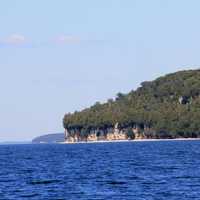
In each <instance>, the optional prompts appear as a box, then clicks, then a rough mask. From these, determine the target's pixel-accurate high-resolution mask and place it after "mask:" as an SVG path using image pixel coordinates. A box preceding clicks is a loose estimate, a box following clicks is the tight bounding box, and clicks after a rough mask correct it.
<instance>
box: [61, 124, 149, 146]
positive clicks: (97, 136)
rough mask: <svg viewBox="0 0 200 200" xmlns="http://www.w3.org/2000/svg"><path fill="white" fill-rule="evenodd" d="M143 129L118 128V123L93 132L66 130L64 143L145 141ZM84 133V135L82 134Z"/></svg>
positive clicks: (136, 127)
mask: <svg viewBox="0 0 200 200" xmlns="http://www.w3.org/2000/svg"><path fill="white" fill-rule="evenodd" d="M145 130H147V128H144V129H143V131H141V128H140V127H139V126H134V127H123V128H122V127H120V126H119V124H118V123H116V124H115V126H114V127H109V128H108V127H107V128H104V129H103V128H97V129H93V130H87V131H83V129H78V128H77V129H68V130H67V129H66V130H65V141H66V142H68V143H75V142H84V141H85V142H94V141H104V140H105V141H116V140H132V139H145V138H147V136H146V135H145ZM83 132H84V134H83Z"/></svg>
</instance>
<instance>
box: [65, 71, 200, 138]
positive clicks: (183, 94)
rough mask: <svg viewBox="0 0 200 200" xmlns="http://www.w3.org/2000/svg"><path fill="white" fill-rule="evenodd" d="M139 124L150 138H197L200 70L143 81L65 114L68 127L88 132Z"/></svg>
mask: <svg viewBox="0 0 200 200" xmlns="http://www.w3.org/2000/svg"><path fill="white" fill-rule="evenodd" d="M116 123H119V127H120V128H128V127H134V126H136V125H137V126H138V127H139V128H140V129H141V132H144V131H145V127H148V132H147V131H146V133H145V134H146V135H148V137H152V138H176V137H200V70H188V71H180V72H177V73H173V74H169V75H166V76H164V77H160V78H158V79H156V80H155V81H151V82H143V83H141V87H139V88H138V89H137V90H136V91H131V92H130V93H128V94H122V93H118V94H117V97H116V99H115V100H113V99H109V100H108V101H107V103H104V104H101V103H99V102H97V103H96V104H95V105H93V106H92V107H90V108H87V109H84V110H83V111H81V112H75V113H73V114H71V113H69V114H66V115H65V116H64V119H63V125H64V128H66V129H68V130H81V131H82V132H83V134H85V135H86V134H88V133H89V132H90V130H93V129H107V128H111V127H114V125H115V124H116Z"/></svg>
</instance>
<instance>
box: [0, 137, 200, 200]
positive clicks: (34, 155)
mask: <svg viewBox="0 0 200 200" xmlns="http://www.w3.org/2000/svg"><path fill="white" fill-rule="evenodd" d="M0 199H2V200H6V199H11V200H13V199H20V200H23V199H37V200H38V199H50V200H53V199H55V200H58V199H67V200H74V199H84V200H86V199H87V200H92V199H98V200H100V199H106V200H107V199H109V200H111V199H115V200H118V199H120V200H126V199H130V200H162V199H167V200H168V199H170V200H175V199H177V200H180V199H181V200H190V199H193V200H194V199H198V200H199V199H200V141H164V142H163V141H162V142H124V143H98V144H74V145H46V144H41V145H32V144H29V145H28V144H27V145H1V146H0Z"/></svg>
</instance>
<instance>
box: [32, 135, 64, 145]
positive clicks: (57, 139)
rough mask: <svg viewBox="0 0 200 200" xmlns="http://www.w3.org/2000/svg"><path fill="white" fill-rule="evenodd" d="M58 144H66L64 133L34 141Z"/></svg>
mask: <svg viewBox="0 0 200 200" xmlns="http://www.w3.org/2000/svg"><path fill="white" fill-rule="evenodd" d="M57 142H64V133H54V134H47V135H42V136H39V137H36V138H34V139H33V140H32V143H57Z"/></svg>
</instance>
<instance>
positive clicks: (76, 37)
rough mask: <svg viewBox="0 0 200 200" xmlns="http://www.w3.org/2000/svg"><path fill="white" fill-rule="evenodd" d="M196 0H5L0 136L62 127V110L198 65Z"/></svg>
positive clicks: (0, 11)
mask: <svg viewBox="0 0 200 200" xmlns="http://www.w3.org/2000/svg"><path fill="white" fill-rule="evenodd" d="M199 7H200V1H198V0H190V1H187V0H175V1H174V0H165V1H163V0H152V1H148V0H109V1H108V0H99V1H93V0H85V1H81V0H73V1H69V0H59V1H51V2H50V1H47V0H43V1H39V0H34V1H33V0H31V1H26V0H21V1H18V0H6V1H2V2H1V6H0V25H1V32H0V70H1V73H0V91H1V101H0V110H1V112H0V121H1V123H0V141H9V140H11V141H19V140H23V141H24V140H31V139H32V138H33V137H35V136H39V135H42V134H46V133H54V132H62V131H63V128H62V118H63V116H64V114H65V112H73V111H75V110H80V109H82V108H85V107H88V106H90V105H92V104H93V103H95V102H96V101H100V102H104V101H106V100H107V99H108V98H111V97H115V95H116V93H118V92H123V93H127V92H129V91H130V90H132V89H136V88H137V87H138V86H139V84H140V83H141V82H143V81H146V80H153V79H155V78H157V77H158V76H161V75H165V74H166V73H171V72H175V71H178V70H185V69H196V68H198V66H200V57H199V52H200V45H199V43H200V40H199V35H200V26H199V20H200V13H199Z"/></svg>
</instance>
